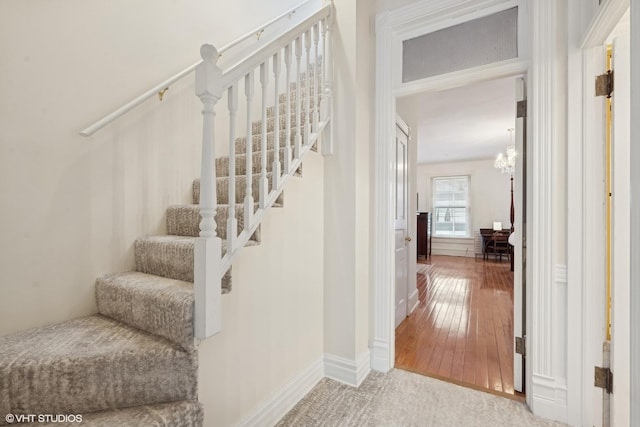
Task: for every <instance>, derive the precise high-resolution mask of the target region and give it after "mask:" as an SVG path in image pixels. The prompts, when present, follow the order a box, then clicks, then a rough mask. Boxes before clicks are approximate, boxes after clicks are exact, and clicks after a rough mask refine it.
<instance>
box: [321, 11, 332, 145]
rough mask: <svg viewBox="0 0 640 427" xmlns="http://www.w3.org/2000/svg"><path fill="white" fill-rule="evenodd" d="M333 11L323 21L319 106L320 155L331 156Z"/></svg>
mask: <svg viewBox="0 0 640 427" xmlns="http://www.w3.org/2000/svg"><path fill="white" fill-rule="evenodd" d="M333 13H334V12H333V11H332V12H331V14H330V15H329V16H328V17H327V18H326V19H325V21H324V22H325V27H324V35H323V37H324V41H323V45H324V55H325V57H324V58H323V59H322V63H323V65H324V73H323V75H324V79H323V80H324V88H323V94H322V99H321V101H320V102H321V104H320V110H321V111H320V112H321V116H322V117H321V120H322V121H323V122H327V124H326V127H325V128H324V135H323V136H322V155H324V156H330V155H332V154H333V47H332V42H333V38H332V31H333V16H334V15H333Z"/></svg>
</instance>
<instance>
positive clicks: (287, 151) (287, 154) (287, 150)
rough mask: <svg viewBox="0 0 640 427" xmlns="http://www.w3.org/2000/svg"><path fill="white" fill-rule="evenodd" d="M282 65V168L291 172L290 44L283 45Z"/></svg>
mask: <svg viewBox="0 0 640 427" xmlns="http://www.w3.org/2000/svg"><path fill="white" fill-rule="evenodd" d="M284 66H285V68H286V74H287V90H286V91H285V96H286V98H285V101H284V109H285V113H284V114H285V121H286V125H285V134H284V137H285V143H284V170H285V171H286V173H287V174H289V173H290V172H291V45H290V44H288V45H286V46H285V47H284Z"/></svg>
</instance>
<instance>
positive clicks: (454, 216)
mask: <svg viewBox="0 0 640 427" xmlns="http://www.w3.org/2000/svg"><path fill="white" fill-rule="evenodd" d="M432 185H433V192H432V194H433V236H434V237H469V236H470V225H469V224H470V210H469V176H468V175H464V176H447V177H436V178H433V180H432Z"/></svg>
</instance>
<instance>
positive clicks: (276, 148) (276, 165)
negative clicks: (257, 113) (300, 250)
mask: <svg viewBox="0 0 640 427" xmlns="http://www.w3.org/2000/svg"><path fill="white" fill-rule="evenodd" d="M273 77H274V88H275V89H274V91H275V100H276V101H275V107H274V110H275V112H274V118H273V122H274V126H273V153H274V154H273V165H272V167H271V175H272V179H271V183H272V188H273V189H274V190H277V189H278V188H279V187H280V174H281V167H280V94H279V91H280V54H279V53H276V54H275V55H273Z"/></svg>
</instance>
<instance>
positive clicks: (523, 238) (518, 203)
mask: <svg viewBox="0 0 640 427" xmlns="http://www.w3.org/2000/svg"><path fill="white" fill-rule="evenodd" d="M523 102H524V103H525V104H524V105H525V107H522V103H523ZM518 104H520V107H519V108H517V111H518V114H517V117H516V127H515V146H516V152H517V153H518V157H517V160H516V170H515V177H514V180H515V185H514V205H515V220H514V225H513V226H514V233H515V245H514V247H513V257H514V268H513V272H514V274H513V342H514V354H513V388H514V389H515V390H516V391H519V392H521V393H523V392H524V373H525V363H524V362H525V356H524V355H523V354H520V353H519V352H518V350H519V349H517V348H516V345H515V343H516V342H517V340H518V339H519V338H522V339H523V340H525V338H526V330H525V313H524V307H525V304H524V296H525V295H526V293H525V279H526V277H527V275H526V271H525V269H526V263H525V262H524V261H525V259H526V248H527V235H526V199H527V198H526V191H527V188H526V179H525V177H526V173H527V170H526V164H527V161H526V153H527V150H526V145H527V144H526V133H527V132H526V125H527V117H526V88H525V82H524V78H523V77H519V78H517V79H516V105H518Z"/></svg>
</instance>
